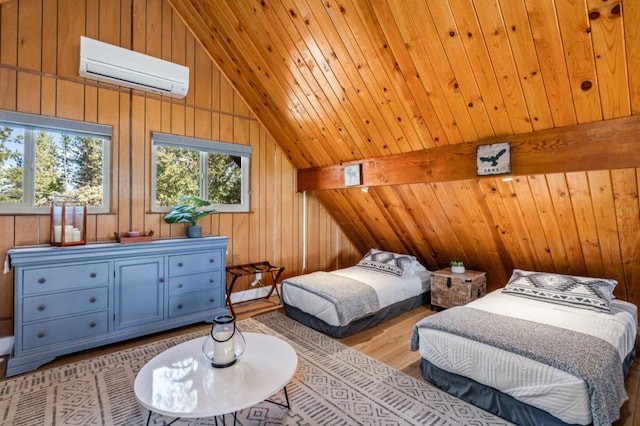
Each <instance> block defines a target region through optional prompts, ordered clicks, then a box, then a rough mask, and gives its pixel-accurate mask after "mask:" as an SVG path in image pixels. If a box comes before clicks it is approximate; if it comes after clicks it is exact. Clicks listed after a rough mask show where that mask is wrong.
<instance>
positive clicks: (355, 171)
mask: <svg viewBox="0 0 640 426" xmlns="http://www.w3.org/2000/svg"><path fill="white" fill-rule="evenodd" d="M358 185H362V176H361V175H360V164H350V165H348V166H344V186H358Z"/></svg>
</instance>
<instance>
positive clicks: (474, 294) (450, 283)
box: [431, 268, 487, 309]
mask: <svg viewBox="0 0 640 426" xmlns="http://www.w3.org/2000/svg"><path fill="white" fill-rule="evenodd" d="M485 294H487V277H486V273H484V272H480V271H470V270H468V269H467V270H466V271H465V272H464V273H463V274H454V273H453V272H451V268H445V269H440V270H438V271H435V272H433V274H432V276H431V308H432V309H433V307H434V306H438V307H440V308H450V307H452V306H459V305H464V304H466V303H469V302H471V301H472V300H475V299H478V298H480V297H482V296H484V295H485Z"/></svg>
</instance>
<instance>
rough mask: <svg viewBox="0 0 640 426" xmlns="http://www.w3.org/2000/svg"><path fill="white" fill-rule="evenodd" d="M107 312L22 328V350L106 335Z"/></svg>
mask: <svg viewBox="0 0 640 426" xmlns="http://www.w3.org/2000/svg"><path fill="white" fill-rule="evenodd" d="M108 318H109V315H108V312H107V311H101V312H92V313H89V314H84V315H79V316H74V317H67V318H61V319H57V320H52V321H43V322H38V323H33V324H28V325H24V326H23V327H22V350H23V351H26V350H29V349H34V348H39V347H42V346H47V345H53V344H55V343H61V342H66V341H77V340H78V339H81V338H83V337H89V336H95V335H98V334H102V333H106V332H107V330H108V323H107V319H108Z"/></svg>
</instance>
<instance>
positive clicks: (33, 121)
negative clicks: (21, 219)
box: [0, 110, 113, 214]
mask: <svg viewBox="0 0 640 426" xmlns="http://www.w3.org/2000/svg"><path fill="white" fill-rule="evenodd" d="M4 125H7V126H9V127H11V126H15V127H19V128H22V129H24V130H26V131H27V132H25V141H24V142H25V145H24V153H23V155H24V166H23V171H22V178H23V184H22V189H23V202H22V203H11V204H10V203H0V214H24V213H26V214H45V213H49V212H50V211H51V207H50V206H47V207H38V206H35V205H34V203H35V172H36V171H35V161H36V158H35V155H36V153H35V140H34V137H33V132H34V131H52V132H58V133H64V134H68V135H80V136H89V137H95V138H100V139H102V140H103V163H102V206H100V207H96V206H87V213H109V212H110V211H111V149H112V140H111V139H112V136H113V128H112V126H108V125H105V124H98V123H88V122H85V121H76V120H69V119H65V118H57V117H47V116H43V115H36V114H28V113H24V112H15V111H4V110H0V126H4Z"/></svg>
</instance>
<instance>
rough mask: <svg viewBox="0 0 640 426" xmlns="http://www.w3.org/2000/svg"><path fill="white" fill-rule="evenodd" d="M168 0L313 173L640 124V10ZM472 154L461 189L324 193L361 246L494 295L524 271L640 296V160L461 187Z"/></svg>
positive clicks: (632, 135)
mask: <svg viewBox="0 0 640 426" xmlns="http://www.w3.org/2000/svg"><path fill="white" fill-rule="evenodd" d="M169 2H170V4H171V5H172V7H173V9H174V10H175V11H176V12H177V14H178V15H179V16H181V17H182V19H183V20H184V22H185V23H186V25H187V26H188V28H189V29H190V30H191V31H192V32H193V34H194V36H195V37H196V38H197V39H198V40H199V42H200V43H201V44H202V45H203V46H204V48H205V49H206V50H207V51H208V52H209V54H210V56H211V57H212V59H213V60H214V61H215V62H216V63H217V64H218V66H219V67H220V69H221V70H222V72H223V73H224V74H225V75H226V76H227V78H228V79H229V80H230V81H231V82H232V84H233V85H234V86H235V88H236V89H237V91H238V92H239V93H240V95H241V96H242V97H243V98H244V99H245V101H246V102H247V104H248V105H249V107H250V108H251V109H252V111H253V112H254V114H255V115H256V116H257V117H258V119H259V120H260V121H261V122H262V123H263V125H264V126H265V127H266V128H267V129H268V131H269V132H270V133H271V134H272V136H273V137H274V139H275V140H276V141H277V142H278V144H279V145H280V147H281V149H282V150H283V152H285V153H286V155H287V156H288V157H289V158H290V160H291V162H292V164H294V166H295V167H296V168H297V169H299V173H300V172H303V171H305V170H323V168H327V167H334V168H335V167H336V166H340V165H343V164H349V163H354V162H355V163H357V162H360V161H362V160H368V161H370V162H372V163H376V162H384V161H385V159H387V158H401V159H402V158H408V159H410V158H412V155H411V153H413V154H414V155H416V156H418V155H420V156H421V158H427V159H428V158H429V157H430V155H432V153H435V152H437V151H438V150H439V149H446V148H447V147H449V146H451V145H456V144H461V145H460V146H466V145H462V144H469V143H474V142H478V141H492V140H495V141H504V140H509V136H510V135H519V137H520V139H521V140H526V139H527V138H529V137H530V139H532V140H537V139H539V137H538V136H537V135H539V134H540V132H544V131H547V130H549V129H560V130H559V131H558V132H557V133H558V134H560V135H561V134H562V133H563V132H564V130H563V129H564V128H565V127H567V126H569V128H572V129H576V128H577V129H580V125H584V124H586V123H592V125H597V126H599V127H598V128H599V129H600V131H599V133H598V134H597V135H596V136H595V138H596V139H595V143H599V144H602V145H608V146H610V150H611V152H615V150H616V149H617V148H616V147H617V145H616V143H617V142H618V141H617V140H615V139H616V138H612V137H610V135H609V137H608V136H607V135H608V134H609V133H608V132H607V129H608V128H609V129H614V128H615V127H616V126H617V123H618V121H617V119H622V118H625V117H630V116H633V115H638V114H640V72H638V70H639V69H640V26H638V25H637V22H640V2H639V1H635V0H634V1H628V0H627V1H600V0H448V1H445V0H387V1H383V0H371V1H365V0H360V1H356V0H344V1H335V0H324V1H320V0H281V1H274V0H261V1H260V0H255V1H254V0H237V1H236V0H228V1H220V0H208V1H204V0H169ZM593 123H596V124H593ZM634 123H635V124H634V125H635V127H634V129H635V131H631V132H628V133H627V136H626V138H627V140H626V141H625V142H626V143H627V144H629V143H631V144H636V143H637V146H638V147H640V128H639V127H638V125H637V123H638V121H637V120H636V121H634ZM573 126H577V127H573ZM589 129H590V128H589ZM558 137H559V138H560V139H561V136H558ZM585 149H586V148H585ZM607 149H609V148H605V155H606V150H607ZM408 153H409V154H408ZM400 154H402V155H400ZM398 155H400V156H398ZM526 155H527V154H526V153H523V154H522V156H521V157H520V158H518V157H514V158H513V162H514V166H515V165H516V163H517V162H518V161H526V160H527V159H526V157H525V156H526ZM548 155H554V153H553V152H550V153H549V154H548ZM554 159H555V157H554ZM468 161H472V162H473V164H475V158H467V157H460V158H456V156H455V155H454V156H452V157H450V158H449V160H448V161H447V163H446V165H445V166H444V167H445V169H444V172H443V173H444V175H445V176H447V171H448V175H450V176H452V180H447V179H446V178H445V179H440V180H439V181H433V182H428V181H416V182H415V183H412V182H409V183H407V182H406V181H402V182H401V183H398V184H394V181H393V180H387V181H385V180H384V179H382V184H380V185H375V186H371V187H369V190H368V192H363V191H361V190H360V188H352V187H350V188H345V187H341V188H333V189H316V190H312V191H310V192H311V193H312V194H313V195H314V196H315V197H317V198H318V199H319V200H320V201H321V202H322V204H323V205H324V206H325V207H326V208H327V209H329V211H331V212H332V214H333V216H334V217H335V219H336V220H337V222H338V223H339V224H340V226H341V228H342V229H343V231H344V232H345V233H346V234H347V235H349V237H350V238H351V240H352V241H353V242H354V244H355V245H356V246H357V247H358V248H359V249H360V250H362V251H363V252H365V251H366V250H367V249H368V248H370V247H379V248H384V249H388V250H394V251H399V252H408V253H412V254H414V255H416V256H417V257H418V258H419V259H421V260H422V261H423V262H424V263H425V265H427V266H428V267H429V268H431V269H435V268H439V267H444V266H446V265H447V264H448V262H449V260H452V259H456V260H462V261H464V262H465V264H466V265H467V268H469V269H478V270H483V271H486V272H487V276H488V278H489V286H490V288H495V287H498V286H500V285H502V284H504V283H505V282H506V280H507V279H508V277H509V276H510V274H511V272H512V269H513V268H514V267H515V268H522V269H531V270H542V271H552V272H561V273H572V274H580V275H589V276H606V277H610V278H614V279H617V280H618V281H619V282H620V283H621V285H619V286H618V287H617V288H616V295H617V296H618V297H621V298H625V299H627V300H631V301H634V302H636V303H640V265H639V258H640V213H639V212H640V208H639V204H638V184H639V180H638V170H639V169H638V168H637V167H638V166H640V164H632V165H629V164H624V165H621V166H620V167H622V168H619V167H612V168H608V169H603V170H598V167H592V166H591V167H589V168H585V169H584V170H582V169H580V167H576V166H575V164H573V165H571V166H570V163H571V158H569V157H567V156H564V157H562V156H559V157H558V161H557V163H558V166H557V167H554V169H553V173H548V172H547V173H545V172H540V173H537V174H522V175H518V176H514V179H513V180H511V181H503V180H502V179H501V178H500V177H488V178H487V177H484V178H478V177H476V176H472V177H469V178H464V179H459V178H458V177H455V176H458V175H457V174H456V173H455V171H456V170H457V169H458V167H462V165H463V163H462V162H465V163H464V166H465V167H467V166H469V164H467V163H466V162H468ZM408 163H409V161H407V167H409V166H410V165H409V164H408ZM613 163H614V165H615V164H616V162H615V161H613ZM394 164H395V166H394V167H395V168H396V172H397V173H400V174H402V172H403V167H404V166H403V163H402V162H398V161H396V163H394ZM578 166H579V165H578ZM607 167H611V166H610V165H609V166H607ZM547 170H548V169H547ZM397 173H396V174H397ZM321 175H322V174H321V173H320V174H318V176H321ZM299 176H300V175H299ZM454 179H455V180H454ZM321 186H322V185H316V187H317V188H320V187H321ZM634 281H637V282H634Z"/></svg>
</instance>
